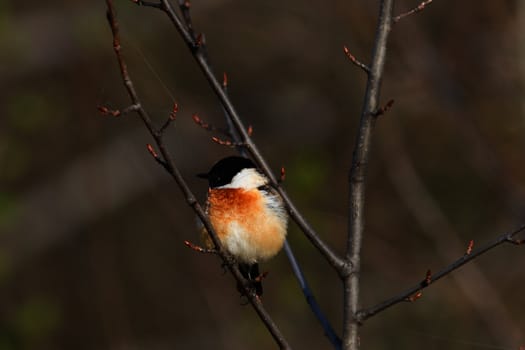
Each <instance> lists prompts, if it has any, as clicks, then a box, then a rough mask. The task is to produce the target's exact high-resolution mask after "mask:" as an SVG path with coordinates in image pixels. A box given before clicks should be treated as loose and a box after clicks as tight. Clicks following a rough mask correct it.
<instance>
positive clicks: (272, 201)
mask: <svg viewBox="0 0 525 350" xmlns="http://www.w3.org/2000/svg"><path fill="white" fill-rule="evenodd" d="M198 176H199V177H202V178H206V179H208V182H209V189H208V197H207V200H206V213H207V214H208V216H209V218H210V222H211V224H212V226H213V228H214V230H215V232H216V233H217V236H218V238H219V240H220V242H221V244H222V246H223V247H224V248H225V249H226V250H227V251H228V252H229V253H230V254H231V255H232V256H233V257H235V259H236V261H237V262H238V264H239V270H240V272H241V273H242V275H243V276H244V277H245V278H246V279H248V280H249V281H250V282H251V283H252V285H253V288H254V289H255V292H256V294H257V295H261V294H262V285H261V278H260V273H259V266H258V263H259V262H261V261H265V260H267V259H269V258H271V257H273V256H274V255H276V254H277V253H278V252H279V251H280V250H281V248H282V246H283V243H284V240H285V237H286V228H287V224H288V215H287V213H286V209H285V208H284V205H283V201H282V198H281V196H280V195H279V194H278V193H277V191H276V190H275V189H274V188H273V187H271V186H270V181H269V179H268V178H267V177H266V176H265V175H264V174H263V173H262V172H261V171H260V170H258V169H257V167H256V166H255V164H254V163H253V162H252V161H251V160H250V159H248V158H243V157H236V156H232V157H227V158H224V159H221V160H220V161H218V162H217V163H216V164H215V165H214V166H213V167H212V168H211V170H210V171H209V172H208V173H206V174H199V175H198ZM202 238H203V242H204V244H205V245H206V247H207V248H213V242H212V240H211V238H210V236H209V235H208V232H207V231H206V229H204V228H203V229H202Z"/></svg>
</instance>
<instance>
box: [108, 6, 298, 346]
mask: <svg viewBox="0 0 525 350" xmlns="http://www.w3.org/2000/svg"><path fill="white" fill-rule="evenodd" d="M143 4H144V3H143ZM106 5H107V18H108V22H109V25H110V27H111V31H112V34H113V48H114V51H115V55H116V58H117V61H118V64H119V68H120V73H121V76H122V80H123V82H124V85H125V87H126V90H127V92H128V95H129V97H130V99H131V101H132V103H133V105H136V106H138V108H137V113H138V114H139V116H140V118H141V119H142V121H143V122H144V124H145V126H146V128H147V129H148V131H149V133H150V134H151V136H152V137H153V139H154V140H155V143H156V145H157V147H158V149H159V152H160V155H161V156H162V159H161V158H160V156H159V155H158V154H157V155H156V156H155V158H156V159H158V160H161V161H162V162H164V168H165V169H166V170H167V171H168V172H169V173H170V175H171V176H172V177H173V179H174V180H175V182H176V183H177V185H178V187H179V188H180V190H181V191H182V193H183V194H184V197H185V199H186V202H187V203H188V205H189V206H191V207H192V209H193V210H194V211H195V213H196V214H197V216H198V217H199V219H200V220H201V222H202V224H203V225H204V228H205V229H206V230H207V232H208V233H209V236H210V238H211V239H212V241H213V243H214V245H215V248H216V250H217V253H218V255H219V256H220V257H221V259H222V260H223V263H224V264H225V266H226V267H227V268H228V270H229V271H230V272H231V273H232V275H233V276H234V278H235V279H236V280H237V282H238V283H239V285H240V286H242V289H243V291H244V294H245V295H246V297H247V298H248V300H249V302H250V304H251V305H252V306H253V308H254V310H255V311H256V313H257V314H258V316H259V318H260V319H261V320H262V322H263V323H264V325H265V326H266V328H267V329H268V331H269V332H270V333H271V335H272V337H273V338H274V340H275V341H276V343H277V344H278V345H279V347H280V348H281V349H289V348H290V346H289V345H288V343H287V341H286V339H285V338H284V336H283V335H282V333H281V332H280V330H279V329H278V328H277V326H276V324H275V323H274V322H273V320H272V319H271V318H270V316H269V314H268V313H267V311H266V310H265V308H264V307H263V305H262V303H261V301H260V299H259V298H258V297H257V296H256V295H255V293H253V292H252V291H250V288H249V285H248V283H247V281H246V280H245V279H244V277H242V275H241V273H240V271H239V269H238V267H237V265H236V264H235V263H234V260H233V258H232V257H231V256H230V255H229V254H228V253H227V252H226V251H225V250H224V248H223V247H222V245H221V243H220V241H219V238H218V237H217V234H216V233H215V231H214V229H213V226H212V225H211V223H210V221H209V219H208V217H207V215H206V213H205V212H204V209H203V208H202V206H201V205H200V204H199V202H198V201H197V200H196V198H195V195H194V194H193V192H192V191H191V189H190V188H189V186H188V185H187V183H186V181H185V180H184V178H183V177H182V174H181V173H180V171H179V169H178V168H177V166H176V165H175V163H174V161H173V158H172V157H171V155H170V154H169V152H168V150H167V148H166V146H165V144H164V140H163V134H162V132H161V131H160V130H157V129H156V128H155V127H154V125H153V123H152V121H151V118H150V117H149V115H148V114H147V112H146V111H145V110H144V108H143V107H142V105H141V103H140V100H139V97H138V94H137V92H136V90H135V88H134V85H133V82H132V80H131V78H130V75H129V73H128V69H127V65H126V63H125V60H124V57H123V55H122V51H121V44H120V34H119V27H118V22H117V20H116V17H115V8H114V5H113V1H112V0H106ZM149 148H151V150H150V153H152V154H156V152H155V150H153V148H152V147H151V146H150V147H149Z"/></svg>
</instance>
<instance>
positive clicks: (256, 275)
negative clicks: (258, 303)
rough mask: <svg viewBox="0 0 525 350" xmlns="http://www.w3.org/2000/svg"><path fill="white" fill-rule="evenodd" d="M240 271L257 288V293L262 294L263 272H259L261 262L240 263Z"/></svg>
mask: <svg viewBox="0 0 525 350" xmlns="http://www.w3.org/2000/svg"><path fill="white" fill-rule="evenodd" d="M239 271H241V275H243V277H244V278H246V279H247V280H248V281H250V283H251V284H252V286H253V288H254V289H255V294H257V295H258V296H261V295H262V293H263V287H262V283H261V273H260V272H259V264H251V265H250V264H239Z"/></svg>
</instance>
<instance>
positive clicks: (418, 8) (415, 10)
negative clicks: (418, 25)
mask: <svg viewBox="0 0 525 350" xmlns="http://www.w3.org/2000/svg"><path fill="white" fill-rule="evenodd" d="M432 1H433V0H426V1H423V2H421V3H420V4H419V5H417V6H416V7H414V8H413V9H412V10H410V11H407V12H405V13H402V14H400V15H398V16H395V17H394V20H393V21H394V24H396V23H397V22H399V21H400V20H402V19H403V18H405V17H407V16H410V15H413V14H416V13H418V12H421V11H423V10H424V9H425V7H426V6H427V5H428V4H430V3H431V2H432Z"/></svg>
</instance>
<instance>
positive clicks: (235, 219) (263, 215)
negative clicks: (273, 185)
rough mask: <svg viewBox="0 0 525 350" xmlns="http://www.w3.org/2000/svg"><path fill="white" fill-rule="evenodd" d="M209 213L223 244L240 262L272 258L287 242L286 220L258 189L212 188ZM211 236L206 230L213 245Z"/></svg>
mask: <svg viewBox="0 0 525 350" xmlns="http://www.w3.org/2000/svg"><path fill="white" fill-rule="evenodd" d="M208 215H209V217H210V221H211V223H212V225H213V227H214V229H215V231H216V232H217V235H218V237H219V239H220V240H221V243H222V244H223V246H224V247H225V248H226V249H227V250H228V251H229V252H230V253H231V254H233V255H234V256H235V257H236V258H237V259H238V260H240V261H243V262H250V263H251V262H257V261H261V260H265V259H268V258H270V257H272V256H273V255H275V254H277V252H278V251H279V250H280V249H281V247H282V245H283V242H284V238H285V235H286V220H285V219H283V218H282V217H279V216H277V215H275V214H274V213H272V212H271V211H270V210H269V209H268V208H266V206H265V205H264V197H263V196H262V195H261V194H260V192H259V191H257V190H250V191H246V190H241V189H230V188H228V189H226V188H225V189H212V190H210V191H209V194H208ZM207 236H208V235H207V233H206V232H205V237H204V238H205V243H206V244H207V245H208V246H209V245H210V243H211V242H210V239H209V237H207Z"/></svg>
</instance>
